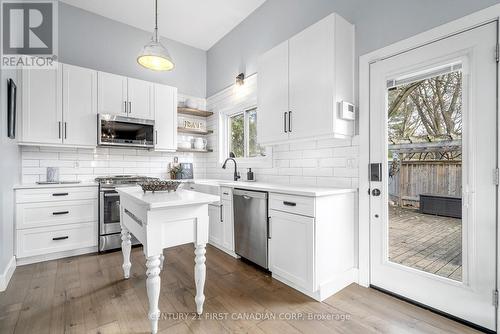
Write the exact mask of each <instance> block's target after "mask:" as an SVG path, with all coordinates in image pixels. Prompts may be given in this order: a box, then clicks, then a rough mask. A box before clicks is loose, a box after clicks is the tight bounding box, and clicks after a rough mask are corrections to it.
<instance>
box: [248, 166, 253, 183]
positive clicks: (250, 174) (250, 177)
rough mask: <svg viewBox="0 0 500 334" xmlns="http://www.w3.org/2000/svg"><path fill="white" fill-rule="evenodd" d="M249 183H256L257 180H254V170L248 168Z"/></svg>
mask: <svg viewBox="0 0 500 334" xmlns="http://www.w3.org/2000/svg"><path fill="white" fill-rule="evenodd" d="M247 181H255V179H254V177H253V172H252V168H248V172H247Z"/></svg>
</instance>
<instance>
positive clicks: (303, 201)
mask: <svg viewBox="0 0 500 334" xmlns="http://www.w3.org/2000/svg"><path fill="white" fill-rule="evenodd" d="M269 209H271V210H278V211H284V212H289V213H295V214H298V215H303V216H309V217H314V198H312V197H304V196H295V195H285V194H275V193H271V194H269Z"/></svg>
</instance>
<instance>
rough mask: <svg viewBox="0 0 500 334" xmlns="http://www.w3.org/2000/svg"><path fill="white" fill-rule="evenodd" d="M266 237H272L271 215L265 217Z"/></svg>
mask: <svg viewBox="0 0 500 334" xmlns="http://www.w3.org/2000/svg"><path fill="white" fill-rule="evenodd" d="M267 238H268V239H272V235H271V217H267Z"/></svg>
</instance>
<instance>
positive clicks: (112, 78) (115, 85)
mask: <svg viewBox="0 0 500 334" xmlns="http://www.w3.org/2000/svg"><path fill="white" fill-rule="evenodd" d="M97 77H98V84H97V85H98V101H97V108H98V112H99V114H110V115H121V116H127V110H128V101H127V78H126V77H123V76H121V75H116V74H111V73H105V72H98V74H97Z"/></svg>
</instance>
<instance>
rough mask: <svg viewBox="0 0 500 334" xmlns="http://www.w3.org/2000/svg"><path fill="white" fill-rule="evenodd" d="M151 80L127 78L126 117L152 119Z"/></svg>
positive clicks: (152, 87)
mask: <svg viewBox="0 0 500 334" xmlns="http://www.w3.org/2000/svg"><path fill="white" fill-rule="evenodd" d="M153 90H154V84H153V83H152V82H148V81H143V80H137V79H131V78H128V117H135V118H143V119H154V112H153V111H154V109H153V103H154V99H153Z"/></svg>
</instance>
